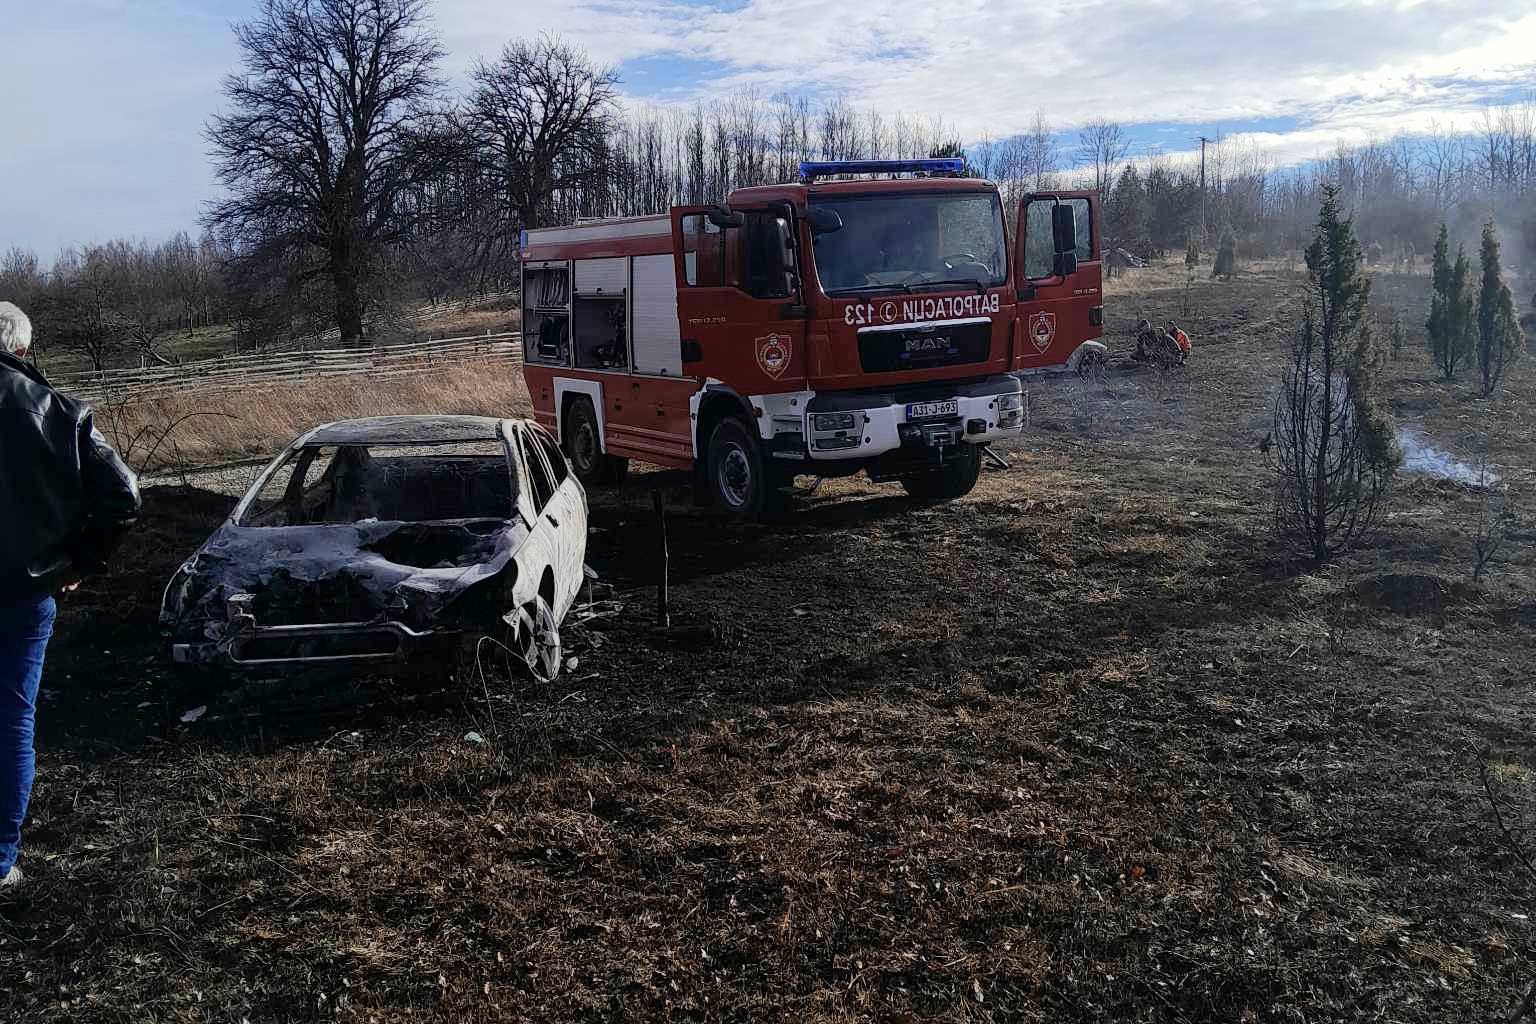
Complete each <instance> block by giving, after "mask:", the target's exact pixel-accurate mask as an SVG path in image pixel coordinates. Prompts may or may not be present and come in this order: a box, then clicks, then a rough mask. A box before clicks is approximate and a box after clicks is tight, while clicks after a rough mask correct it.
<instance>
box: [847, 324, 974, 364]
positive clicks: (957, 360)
mask: <svg viewBox="0 0 1536 1024" xmlns="http://www.w3.org/2000/svg"><path fill="white" fill-rule="evenodd" d="M991 350H992V324H991V322H990V321H988V322H986V323H969V324H937V325H934V326H932V327H910V328H905V329H902V330H896V331H892V330H875V331H871V330H865V331H860V332H859V367H860V368H861V369H862V370H863V371H864V372H865V373H892V372H895V371H898V370H925V369H928V368H929V367H932V366H956V365H960V364H962V363H982V362H986V359H987V356H988V354H989V353H990V352H991Z"/></svg>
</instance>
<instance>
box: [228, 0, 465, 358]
mask: <svg viewBox="0 0 1536 1024" xmlns="http://www.w3.org/2000/svg"><path fill="white" fill-rule="evenodd" d="M425 10H426V0H262V3H261V7H260V8H259V10H258V13H257V15H256V17H255V18H254V19H253V20H252V21H249V22H246V23H244V24H242V25H238V26H236V28H235V38H236V39H237V41H238V42H239V44H240V48H241V50H242V51H243V56H242V65H243V70H242V72H241V73H239V74H235V75H232V76H230V77H229V78H228V79H226V80H225V82H224V97H225V99H226V100H227V101H228V102H229V105H230V108H231V109H230V112H229V113H227V114H222V115H220V116H218V117H215V118H214V119H213V120H212V121H211V122H210V124H209V126H208V130H207V136H208V141H209V142H210V144H211V145H212V146H213V151H214V156H215V159H216V161H217V162H216V172H217V174H218V176H219V180H220V181H221V182H222V183H223V184H224V187H225V188H226V189H227V190H228V192H229V195H228V197H227V198H225V199H222V200H220V201H218V202H216V203H214V204H213V205H212V207H211V208H210V211H209V213H208V215H207V218H206V221H207V224H208V225H209V227H210V228H212V229H215V230H218V231H227V232H229V233H230V234H231V235H232V236H233V237H235V238H238V239H239V240H240V242H242V243H243V247H244V248H245V249H246V250H247V251H248V252H261V253H264V254H266V255H268V256H270V257H272V258H275V259H281V260H287V259H291V258H293V257H295V256H297V257H300V258H301V259H302V262H303V264H304V266H303V270H302V274H303V276H305V277H306V278H313V277H320V278H324V279H326V280H328V281H329V284H330V286H331V290H332V292H333V293H334V300H335V322H336V326H337V327H338V328H339V329H340V331H341V340H342V342H343V344H356V343H358V342H360V341H361V340H362V337H363V321H364V317H365V315H366V312H367V285H368V282H369V280H370V277H371V275H372V274H373V272H374V271H375V269H376V267H377V265H378V263H379V260H380V258H381V253H382V250H383V249H384V248H386V247H387V246H389V245H390V244H391V243H394V242H397V241H399V240H400V239H402V238H403V237H405V236H406V235H407V234H408V232H409V230H410V226H411V225H410V217H409V211H407V210H405V209H404V208H403V207H402V203H401V202H400V200H401V199H402V196H403V195H404V194H405V192H406V191H407V189H408V187H409V185H410V181H411V176H412V168H413V165H414V163H415V160H416V156H417V152H418V150H417V146H416V138H417V132H418V130H419V129H420V128H421V127H422V125H423V123H424V119H425V117H426V116H427V111H426V105H427V104H428V103H429V102H430V101H431V100H432V99H433V98H434V97H435V96H436V94H437V90H438V86H439V82H438V79H437V72H436V69H437V63H438V61H439V60H440V59H441V57H442V50H441V48H440V47H439V46H438V43H437V41H436V39H434V38H433V37H432V36H431V35H430V34H428V33H427V31H426V29H425Z"/></svg>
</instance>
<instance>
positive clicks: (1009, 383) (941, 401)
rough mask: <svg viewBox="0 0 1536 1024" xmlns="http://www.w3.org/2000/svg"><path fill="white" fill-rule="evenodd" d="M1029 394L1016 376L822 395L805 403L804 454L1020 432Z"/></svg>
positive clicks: (832, 457)
mask: <svg viewBox="0 0 1536 1024" xmlns="http://www.w3.org/2000/svg"><path fill="white" fill-rule="evenodd" d="M1023 423H1024V399H1023V392H1022V390H1021V388H1020V386H1019V381H1018V378H1017V377H1014V376H1012V375H1009V374H999V375H997V376H995V377H986V378H983V379H982V380H977V381H966V382H959V383H957V382H949V381H946V382H941V383H938V384H923V385H912V386H907V387H899V388H891V389H889V390H882V391H844V392H831V393H822V394H818V395H816V396H814V397H813V398H811V400H810V401H809V402H808V403H806V409H805V413H804V420H803V424H802V430H803V431H804V433H803V435H802V436H803V439H804V445H805V447H804V452H805V454H806V455H807V456H809V458H810V459H811V460H812V461H816V462H832V461H844V460H850V459H857V460H869V459H875V458H878V457H880V456H882V455H886V454H889V453H890V452H894V451H897V450H898V449H902V448H906V449H912V448H935V449H941V450H942V449H944V448H948V447H953V446H954V445H957V444H962V443H963V444H988V443H990V442H993V441H1000V440H1003V439H1004V438H1009V437H1017V436H1018V435H1019V432H1020V430H1021V429H1022V428H1023Z"/></svg>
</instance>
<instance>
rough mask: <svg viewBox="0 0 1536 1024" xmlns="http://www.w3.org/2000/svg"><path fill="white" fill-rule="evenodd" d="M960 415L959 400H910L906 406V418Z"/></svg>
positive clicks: (922, 418) (925, 418) (921, 418)
mask: <svg viewBox="0 0 1536 1024" xmlns="http://www.w3.org/2000/svg"><path fill="white" fill-rule="evenodd" d="M958 415H960V400H959V399H957V398H946V399H945V400H944V401H942V402H912V403H911V404H909V405H908V406H907V419H909V420H927V419H933V418H934V417H935V416H958Z"/></svg>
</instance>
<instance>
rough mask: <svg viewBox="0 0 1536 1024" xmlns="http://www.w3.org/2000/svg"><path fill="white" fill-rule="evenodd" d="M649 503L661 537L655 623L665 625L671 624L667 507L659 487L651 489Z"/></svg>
mask: <svg viewBox="0 0 1536 1024" xmlns="http://www.w3.org/2000/svg"><path fill="white" fill-rule="evenodd" d="M651 504H652V505H654V506H655V507H656V531H657V533H658V534H659V535H660V537H661V563H660V565H658V566H657V570H658V575H659V579H658V580H657V583H656V625H658V626H662V627H667V626H670V625H671V624H672V616H671V613H670V612H669V611H668V609H667V563H668V561H669V557H668V553H667V508H666V506H665V505H663V504H662V501H661V489H660V488H652V489H651Z"/></svg>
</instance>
